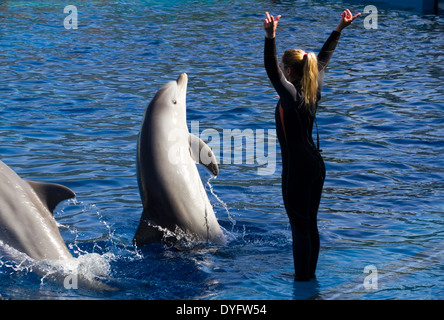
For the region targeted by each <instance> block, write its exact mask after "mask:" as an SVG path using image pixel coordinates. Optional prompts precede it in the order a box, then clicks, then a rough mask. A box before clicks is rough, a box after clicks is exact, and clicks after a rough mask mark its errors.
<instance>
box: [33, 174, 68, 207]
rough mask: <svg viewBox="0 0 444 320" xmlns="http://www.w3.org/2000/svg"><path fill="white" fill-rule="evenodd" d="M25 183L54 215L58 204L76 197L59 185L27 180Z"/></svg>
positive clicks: (66, 188)
mask: <svg viewBox="0 0 444 320" xmlns="http://www.w3.org/2000/svg"><path fill="white" fill-rule="evenodd" d="M26 182H27V183H28V184H29V185H30V186H31V187H32V188H33V189H34V191H35V193H37V196H38V197H39V198H40V200H41V201H42V202H43V204H44V205H46V207H47V208H48V209H49V211H50V212H51V213H54V209H55V208H56V206H57V205H58V204H59V203H60V202H62V201H63V200H67V199H71V198H74V197H75V196H76V194H75V193H74V191H72V190H71V189H69V188H68V187H65V186H62V185H60V184H55V183H46V182H37V181H29V180H27V181H26Z"/></svg>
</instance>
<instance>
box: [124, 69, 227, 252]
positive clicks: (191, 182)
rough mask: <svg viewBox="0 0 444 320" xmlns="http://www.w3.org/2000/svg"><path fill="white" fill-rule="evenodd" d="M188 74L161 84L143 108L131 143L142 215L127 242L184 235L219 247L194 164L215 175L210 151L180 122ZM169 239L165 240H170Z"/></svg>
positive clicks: (215, 223)
mask: <svg viewBox="0 0 444 320" xmlns="http://www.w3.org/2000/svg"><path fill="white" fill-rule="evenodd" d="M187 84H188V76H187V75H186V73H183V74H181V75H180V76H179V78H177V80H176V81H171V82H168V83H167V84H165V85H164V86H163V87H162V88H161V89H160V90H159V91H158V92H157V93H156V95H155V96H154V98H153V99H152V100H151V102H150V103H149V105H148V106H147V108H146V111H145V114H144V118H143V121H142V125H141V127H140V132H139V138H138V143H137V180H138V186H139V192H140V196H141V199H142V204H143V212H142V216H141V218H140V222H139V227H138V228H137V231H136V233H135V236H134V239H133V243H134V244H135V245H138V246H140V245H144V244H148V243H153V242H161V241H162V240H168V237H169V236H171V235H173V236H172V238H173V241H174V239H177V238H178V237H180V236H182V235H185V239H187V240H192V241H206V242H213V243H216V244H225V242H226V240H225V236H224V234H223V232H222V230H221V228H220V226H219V223H218V221H217V218H216V215H215V214H214V211H213V207H212V206H211V204H210V201H209V200H208V197H207V194H206V192H205V189H204V187H203V184H202V180H201V178H200V175H199V172H198V170H197V167H196V162H199V163H200V164H203V165H204V166H205V167H206V168H207V169H208V170H209V171H210V172H211V173H212V174H213V175H215V176H217V175H218V173H219V168H218V165H217V161H216V158H215V156H214V154H213V152H212V151H211V149H210V147H209V146H208V145H207V144H205V142H204V141H202V140H201V139H199V138H198V137H196V136H195V135H192V134H191V133H190V132H189V130H188V127H187V122H186V91H187ZM170 238H171V237H170Z"/></svg>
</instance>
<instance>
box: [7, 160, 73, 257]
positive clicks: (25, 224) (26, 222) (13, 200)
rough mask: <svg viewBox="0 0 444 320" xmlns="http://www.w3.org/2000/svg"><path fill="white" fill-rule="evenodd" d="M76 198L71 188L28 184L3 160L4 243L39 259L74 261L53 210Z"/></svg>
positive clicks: (47, 184) (34, 183) (39, 183)
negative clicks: (67, 200)
mask: <svg viewBox="0 0 444 320" xmlns="http://www.w3.org/2000/svg"><path fill="white" fill-rule="evenodd" d="M73 197H75V194H74V192H73V191H72V190H71V189H69V188H67V187H64V186H61V185H58V184H53V183H43V182H34V181H25V180H23V179H22V178H20V177H19V176H18V175H17V174H16V173H15V172H14V171H13V170H12V169H11V168H9V167H8V166H7V165H6V164H5V163H3V162H2V161H0V241H1V242H3V244H6V245H8V246H10V247H13V248H14V249H16V250H18V251H20V252H23V253H26V254H27V255H28V256H29V257H31V258H33V259H35V260H63V259H70V258H72V255H71V253H70V252H69V250H68V248H67V247H66V245H65V242H64V241H63V239H62V236H61V235H60V232H59V228H58V226H57V223H56V221H55V219H54V217H53V211H54V209H55V207H56V206H57V204H58V203H59V202H61V201H63V200H66V199H70V198H73Z"/></svg>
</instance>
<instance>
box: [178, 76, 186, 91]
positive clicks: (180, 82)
mask: <svg viewBox="0 0 444 320" xmlns="http://www.w3.org/2000/svg"><path fill="white" fill-rule="evenodd" d="M176 82H177V86H178V87H179V88H181V89H185V90H186V89H187V84H188V76H187V74H186V73H182V74H181V75H180V76H179V78H177V80H176Z"/></svg>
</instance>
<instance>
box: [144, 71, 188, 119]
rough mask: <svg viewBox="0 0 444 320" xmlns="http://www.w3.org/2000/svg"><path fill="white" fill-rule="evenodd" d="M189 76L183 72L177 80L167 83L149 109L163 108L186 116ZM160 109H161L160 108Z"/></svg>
mask: <svg viewBox="0 0 444 320" xmlns="http://www.w3.org/2000/svg"><path fill="white" fill-rule="evenodd" d="M187 84H188V76H187V74H186V73H182V74H181V75H180V76H179V78H177V80H176V81H170V82H168V83H167V84H165V85H164V86H163V87H162V88H160V90H159V91H158V92H157V93H156V95H155V97H154V98H153V100H152V101H151V103H150V106H149V109H152V111H154V110H153V109H157V108H161V109H162V111H167V110H171V111H173V112H174V113H175V114H180V115H183V116H185V112H186V97H187ZM159 111H160V110H159Z"/></svg>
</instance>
